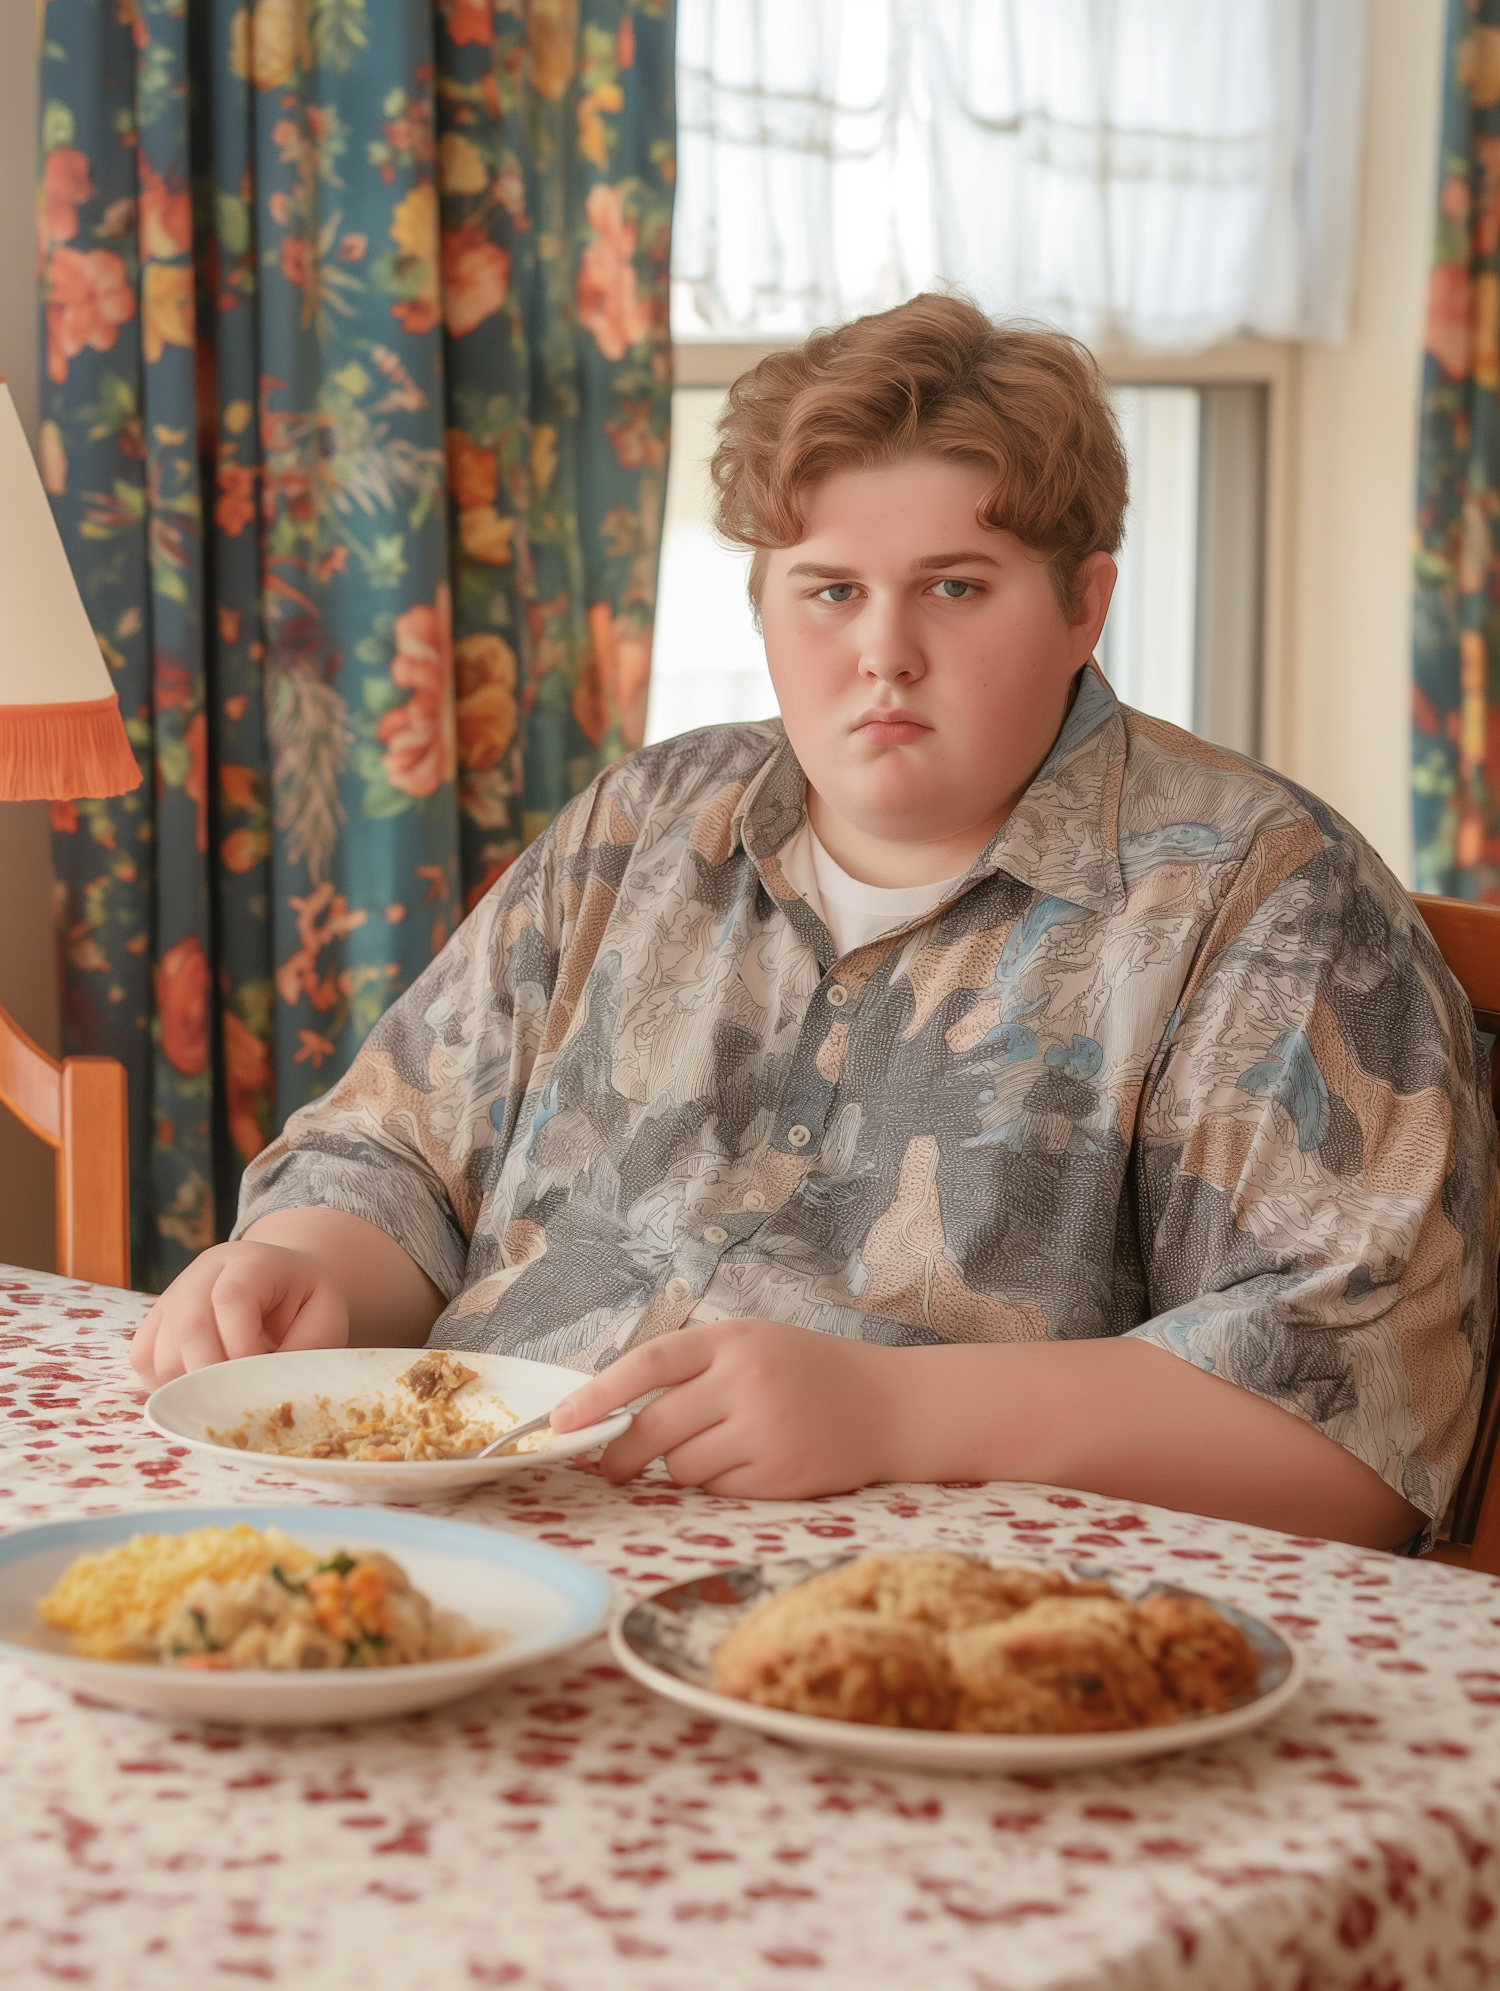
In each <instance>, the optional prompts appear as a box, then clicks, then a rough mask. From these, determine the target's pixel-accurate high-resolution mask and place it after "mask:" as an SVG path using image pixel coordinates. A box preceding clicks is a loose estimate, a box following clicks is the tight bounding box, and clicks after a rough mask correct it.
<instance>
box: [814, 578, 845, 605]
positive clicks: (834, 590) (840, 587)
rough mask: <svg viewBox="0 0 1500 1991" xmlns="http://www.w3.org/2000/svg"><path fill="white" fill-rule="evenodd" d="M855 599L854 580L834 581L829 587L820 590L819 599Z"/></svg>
mask: <svg viewBox="0 0 1500 1991" xmlns="http://www.w3.org/2000/svg"><path fill="white" fill-rule="evenodd" d="M853 599H854V584H853V582H852V581H834V582H833V583H832V584H831V585H830V586H829V587H826V588H821V589H820V590H819V591H818V600H819V601H853Z"/></svg>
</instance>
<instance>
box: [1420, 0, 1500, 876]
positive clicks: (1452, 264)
mask: <svg viewBox="0 0 1500 1991" xmlns="http://www.w3.org/2000/svg"><path fill="white" fill-rule="evenodd" d="M1442 89H1443V110H1442V143H1441V155H1440V164H1439V172H1438V197H1437V215H1436V225H1435V231H1434V237H1433V259H1432V270H1431V275H1430V277H1429V279H1428V289H1427V316H1426V333H1425V348H1426V350H1425V353H1424V357H1423V363H1422V403H1421V423H1420V428H1419V439H1418V463H1417V530H1416V548H1415V577H1414V629H1413V713H1412V725H1413V740H1412V789H1413V793H1412V810H1413V828H1414V833H1415V845H1416V877H1417V885H1418V888H1419V889H1420V890H1421V891H1424V892H1444V893H1448V894H1450V895H1451V896H1453V897H1456V898H1463V899H1500V672H1497V669H1496V659H1497V657H1500V564H1497V561H1496V557H1495V547H1494V539H1495V534H1496V528H1497V520H1500V402H1497V398H1496V397H1497V389H1500V0H1449V6H1448V30H1447V40H1446V44H1445V48H1444V55H1443V83H1442Z"/></svg>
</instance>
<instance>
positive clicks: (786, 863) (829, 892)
mask: <svg viewBox="0 0 1500 1991" xmlns="http://www.w3.org/2000/svg"><path fill="white" fill-rule="evenodd" d="M779 861H780V864H781V869H782V872H783V874H784V875H785V877H786V880H787V882H788V884H791V885H794V886H795V887H796V889H797V890H798V891H799V892H800V893H801V894H802V896H803V898H804V899H806V900H807V903H808V904H809V905H810V906H811V907H812V909H813V911H814V912H815V913H816V914H817V915H818V917H819V918H820V919H821V920H822V922H823V924H824V925H825V926H826V927H827V928H828V931H829V932H830V933H831V934H832V935H833V944H834V946H835V947H836V948H837V949H838V951H839V954H840V956H841V957H842V956H843V955H845V954H852V953H853V952H854V950H855V949H856V948H857V947H864V946H865V945H866V944H867V943H868V942H870V941H872V940H878V939H879V937H880V935H881V934H882V933H889V932H890V931H891V930H892V928H894V927H898V926H905V925H907V923H908V922H909V921H911V920H914V919H920V918H921V917H922V915H923V913H926V912H931V910H932V908H933V907H934V906H935V905H937V904H938V902H939V901H940V900H942V899H946V898H947V897H948V896H949V894H950V893H951V892H952V891H953V889H954V887H955V886H956V885H957V884H958V883H959V881H960V880H961V879H962V878H963V876H964V873H963V872H962V871H960V872H959V874H958V876H957V877H956V878H943V879H940V880H939V882H938V883H937V884H936V885H865V884H862V883H861V881H860V880H859V879H858V878H851V877H850V876H849V873H848V872H847V871H845V870H844V869H843V868H842V867H841V866H840V865H837V864H835V863H834V861H833V859H832V858H831V857H830V856H829V855H828V852H827V851H826V850H825V849H824V848H823V845H822V844H821V843H820V842H819V840H818V837H817V835H816V833H815V832H814V830H813V827H812V824H811V823H804V824H803V825H802V828H801V829H800V830H798V832H797V834H796V835H795V836H794V837H793V838H792V840H791V842H790V843H789V844H788V845H787V846H786V848H785V849H784V850H782V851H781V852H780V853H779Z"/></svg>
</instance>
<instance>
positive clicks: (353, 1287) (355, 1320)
mask: <svg viewBox="0 0 1500 1991" xmlns="http://www.w3.org/2000/svg"><path fill="white" fill-rule="evenodd" d="M245 1235H246V1237H247V1238H253V1239H254V1240H255V1242H256V1243H257V1244H280V1245H285V1246H287V1247H288V1249H290V1250H292V1251H302V1252H305V1253H306V1254H307V1256H308V1257H309V1258H316V1259H317V1260H318V1261H319V1263H320V1264H322V1265H323V1266H324V1267H325V1268H326V1269H327V1271H328V1272H329V1273H330V1274H331V1275H332V1277H333V1278H334V1279H335V1280H336V1281H337V1283H338V1285H339V1287H340V1289H341V1291H342V1292H343V1295H344V1299H345V1301H346V1303H347V1305H348V1308H349V1346H350V1347H351V1348H420V1347H421V1346H422V1344H423V1342H424V1341H426V1339H427V1336H428V1334H429V1333H430V1332H431V1329H432V1323H433V1322H434V1321H435V1320H436V1319H437V1317H438V1315H439V1314H440V1313H441V1312H442V1310H443V1296H442V1294H441V1293H440V1292H439V1291H438V1289H437V1287H436V1286H434V1285H433V1283H432V1281H431V1280H430V1279H429V1278H428V1276H427V1274H426V1273H425V1272H424V1271H423V1270H422V1268H421V1267H420V1266H419V1265H418V1264H417V1263H416V1262H415V1260H413V1259H412V1258H410V1257H408V1256H407V1254H406V1252H404V1251H403V1250H402V1248H401V1246H400V1245H399V1244H397V1242H396V1240H395V1239H394V1238H393V1237H392V1236H391V1235H390V1234H389V1233H388V1232H387V1231H383V1230H381V1229H379V1227H378V1226H377V1225H375V1224H367V1223H366V1222H365V1220H364V1218H363V1217H353V1216H350V1215H349V1214H348V1212H347V1211H344V1210H319V1209H302V1210H273V1211H272V1212H271V1214H270V1215H269V1216H265V1217H262V1218H261V1219H260V1220H259V1222H257V1223H254V1224H252V1225H251V1226H250V1228H249V1230H248V1231H246V1233H245Z"/></svg>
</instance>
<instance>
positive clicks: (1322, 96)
mask: <svg viewBox="0 0 1500 1991" xmlns="http://www.w3.org/2000/svg"><path fill="white" fill-rule="evenodd" d="M1364 11H1365V0H678V118H679V143H678V159H679V174H680V179H679V186H678V199H677V212H676V219H675V225H674V231H673V252H672V268H673V301H672V314H673V330H674V332H675V333H676V335H677V336H678V337H680V338H719V339H725V338H728V339H733V338H757V337H759V338H767V337H777V336H791V337H796V336H800V335H801V334H803V333H805V332H807V331H809V330H811V329H812V328H813V327H814V326H816V325H826V324H832V323H835V322H837V321H839V320H841V319H844V318H848V317H852V316H854V315H855V314H856V313H858V312H861V311H869V310H877V309H880V308H882V307H883V306H886V305H890V304H894V303H897V302H899V301H900V299H901V298H903V297H908V296H910V295H911V294H912V293H913V292H914V291H917V290H920V289H923V288H925V287H927V286H929V285H932V284H934V283H941V282H948V283H955V284H959V285H962V286H963V287H964V288H965V289H967V290H968V291H970V292H971V293H972V294H973V295H974V296H975V297H977V298H978V299H979V301H980V302H981V303H982V304H983V305H984V306H985V307H986V308H987V309H989V310H991V311H994V312H1004V313H1019V314H1024V315H1029V316H1034V317H1041V318H1046V319H1049V320H1051V321H1052V322H1054V323H1057V324H1061V325H1064V326H1066V327H1067V328H1068V329H1069V330H1071V331H1074V332H1076V333H1078V334H1079V335H1080V336H1081V337H1083V338H1086V339H1088V340H1089V341H1090V342H1091V343H1095V344H1113V345H1125V346H1129V345H1136V346H1145V347H1169V348H1176V349H1179V350H1182V349H1189V348H1192V347H1195V346H1203V345H1207V344H1210V343H1212V342H1214V341H1216V340H1219V339H1223V338H1228V337H1234V336H1259V337H1263V338H1274V339H1317V340H1332V341H1336V340H1338V339H1341V338H1342V337H1343V336H1344V334H1345V330H1346V325H1347V316H1348V304H1349V291H1350V281H1351V261H1352V236H1353V227H1354V206H1355V181H1356V173H1357V167H1358V153H1359V125H1360V94H1361V82H1362V69H1363V44H1364Z"/></svg>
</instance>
